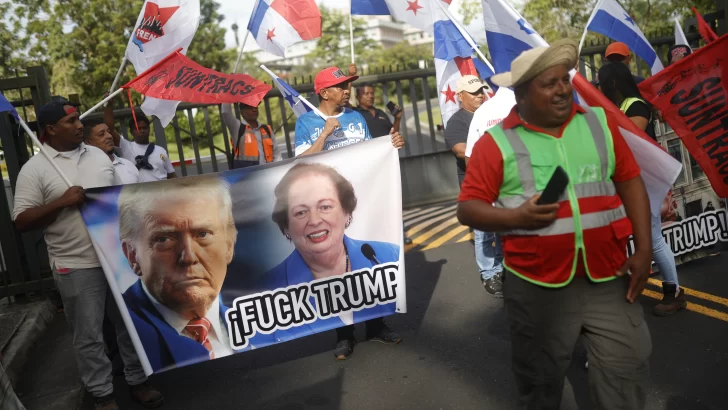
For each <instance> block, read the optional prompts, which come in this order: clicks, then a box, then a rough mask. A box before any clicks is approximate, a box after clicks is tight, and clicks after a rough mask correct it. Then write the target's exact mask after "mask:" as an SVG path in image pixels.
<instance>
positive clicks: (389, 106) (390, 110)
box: [387, 101, 402, 115]
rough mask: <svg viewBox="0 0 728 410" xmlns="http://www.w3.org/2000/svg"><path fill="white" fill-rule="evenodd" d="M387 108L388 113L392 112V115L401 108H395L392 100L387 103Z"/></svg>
mask: <svg viewBox="0 0 728 410" xmlns="http://www.w3.org/2000/svg"><path fill="white" fill-rule="evenodd" d="M387 109H388V110H389V112H390V113H392V115H397V113H398V112H400V111H402V110H401V109H399V108H397V106H396V105H395V104H394V103H393V102H392V101H390V102H388V103H387Z"/></svg>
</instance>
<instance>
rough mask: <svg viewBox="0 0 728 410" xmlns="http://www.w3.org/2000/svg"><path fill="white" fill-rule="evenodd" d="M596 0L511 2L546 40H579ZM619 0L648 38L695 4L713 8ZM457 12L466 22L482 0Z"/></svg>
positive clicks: (701, 1)
mask: <svg viewBox="0 0 728 410" xmlns="http://www.w3.org/2000/svg"><path fill="white" fill-rule="evenodd" d="M596 3H597V0H528V1H524V2H513V1H511V4H512V5H514V6H515V7H516V9H518V10H519V12H520V13H521V14H522V15H523V17H524V18H525V19H526V20H528V22H529V23H531V25H532V26H533V27H534V29H535V30H536V31H537V32H538V33H539V34H541V36H543V38H544V39H545V40H546V41H549V42H551V41H554V40H557V39H559V38H573V39H575V40H578V39H580V38H581V35H582V33H583V32H584V28H585V27H586V23H587V21H588V20H589V16H590V15H591V13H592V10H594V7H595V6H596ZM619 3H620V4H621V5H622V7H623V8H624V10H625V11H626V12H627V14H629V15H630V16H631V17H632V18H633V19H634V21H635V22H636V23H637V25H638V26H639V27H640V29H642V31H643V32H644V33H645V35H646V36H647V37H648V38H649V37H652V36H656V35H658V33H664V32H666V31H667V30H669V29H671V28H672V27H673V20H672V17H673V16H677V17H678V18H679V19H681V20H684V19H685V18H687V17H690V16H691V15H692V12H691V10H690V7H693V6H695V7H697V8H698V9H699V10H705V12H708V11H711V10H713V9H714V8H715V2H714V0H694V1H690V2H685V1H681V0H619ZM460 13H461V14H462V15H463V16H464V17H463V22H464V23H465V24H469V23H470V21H471V20H472V19H473V18H474V17H475V16H476V15H477V14H479V13H482V7H481V0H462V1H461V3H460ZM599 38H602V37H601V36H600V35H598V34H595V33H589V34H588V35H587V39H588V40H593V39H599Z"/></svg>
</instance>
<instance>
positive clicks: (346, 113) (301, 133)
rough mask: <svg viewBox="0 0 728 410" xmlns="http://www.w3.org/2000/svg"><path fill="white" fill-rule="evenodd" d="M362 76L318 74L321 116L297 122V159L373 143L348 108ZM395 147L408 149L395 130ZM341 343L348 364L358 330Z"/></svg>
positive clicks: (342, 331)
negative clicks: (301, 156)
mask: <svg viewBox="0 0 728 410" xmlns="http://www.w3.org/2000/svg"><path fill="white" fill-rule="evenodd" d="M357 78H359V77H358V76H347V75H345V74H344V72H343V71H341V70H340V69H339V68H338V67H329V68H325V69H323V70H321V71H320V72H319V73H318V74H316V78H315V79H314V91H315V92H316V94H317V95H318V98H319V102H320V104H319V112H320V113H321V114H323V115H325V116H327V118H325V119H324V118H322V117H320V116H319V113H317V112H316V111H311V112H308V113H306V114H304V115H302V116H300V117H299V118H298V121H297V122H296V156H300V155H310V154H313V153H317V152H321V151H327V150H332V149H336V148H341V147H344V146H347V145H352V144H356V143H359V142H362V141H365V140H370V139H372V135H371V134H370V133H369V127H368V126H367V123H366V120H365V119H364V117H362V115H361V114H359V113H358V112H356V111H353V110H350V109H349V108H346V105H347V104H348V103H349V95H350V90H351V83H352V82H354V81H355V80H356V79H357ZM390 136H391V140H392V145H393V146H394V147H395V148H397V149H400V148H402V147H403V146H404V138H402V136H401V135H399V132H397V131H395V130H394V128H393V129H391V130H390ZM366 324H367V328H371V329H376V333H378V334H379V335H381V337H379V339H380V340H382V341H383V342H385V343H399V342H400V341H402V338H401V337H400V336H399V335H398V334H397V333H395V332H393V331H392V330H391V329H389V327H387V325H386V324H384V320H383V319H381V318H377V319H371V320H368V321H367V322H366ZM336 334H337V342H336V349H335V350H334V355H335V356H336V358H337V360H344V359H347V358H348V357H349V356H351V354H352V353H354V345H355V344H356V340H355V339H354V326H353V325H349V326H344V327H341V328H337V329H336Z"/></svg>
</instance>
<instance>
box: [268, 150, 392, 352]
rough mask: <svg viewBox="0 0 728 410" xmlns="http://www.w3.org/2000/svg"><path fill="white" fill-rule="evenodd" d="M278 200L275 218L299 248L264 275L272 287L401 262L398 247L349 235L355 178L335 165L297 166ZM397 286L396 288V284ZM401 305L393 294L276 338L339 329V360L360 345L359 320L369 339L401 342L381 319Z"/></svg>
mask: <svg viewBox="0 0 728 410" xmlns="http://www.w3.org/2000/svg"><path fill="white" fill-rule="evenodd" d="M275 198H276V202H275V208H274V211H273V221H274V222H275V223H276V224H277V225H278V227H279V228H280V230H281V233H282V234H283V235H285V237H286V238H287V239H288V240H289V241H291V242H292V243H293V246H294V247H295V248H296V249H295V250H294V251H293V252H292V253H291V254H290V255H289V256H288V257H287V258H286V259H285V260H284V261H283V262H281V263H280V264H279V265H278V266H276V267H275V268H273V269H272V270H271V271H269V272H268V273H266V274H265V277H266V278H271V279H270V280H271V281H272V283H269V285H268V288H269V289H277V288H286V287H289V286H293V285H298V284H302V283H309V282H311V281H314V280H317V279H325V278H329V277H333V276H339V275H342V274H348V273H350V272H356V271H358V270H361V269H373V268H374V267H375V266H377V265H381V264H386V263H397V262H398V261H399V254H400V249H399V246H398V245H395V244H392V243H386V242H376V241H360V240H356V239H352V238H349V237H348V236H346V235H345V234H344V231H345V230H346V229H347V228H348V227H349V226H350V225H351V223H352V221H353V214H354V210H355V209H356V204H357V198H356V195H355V193H354V187H353V186H352V184H351V182H349V181H348V180H347V179H346V178H344V177H343V176H342V175H341V174H339V173H338V172H337V171H336V170H335V169H333V168H331V167H329V166H326V165H323V164H317V163H304V164H298V165H296V166H294V167H292V168H291V169H290V170H289V171H288V172H287V173H286V174H285V176H284V177H283V178H282V179H281V181H280V183H278V185H277V186H276V188H275ZM393 289H394V290H393V292H396V287H395V288H393ZM390 296H391V295H390ZM341 297H343V298H347V297H348V296H341ZM378 303H379V302H378ZM396 309H397V304H396V303H395V301H394V299H393V298H392V300H390V301H388V302H384V303H381V304H377V305H375V306H372V307H367V308H363V309H361V310H358V311H351V310H349V311H345V312H342V313H340V314H338V315H336V316H333V317H329V318H326V319H318V320H316V321H314V322H312V323H308V324H303V325H301V326H295V327H291V328H289V329H287V330H279V331H276V332H275V333H276V338H277V339H278V338H280V340H281V341H285V340H291V339H295V338H298V337H302V336H306V335H310V334H313V333H320V332H323V331H326V330H330V329H334V328H336V332H337V336H338V340H337V344H336V349H335V351H334V355H335V356H336V358H337V360H344V359H346V358H348V357H349V356H350V355H351V354H352V353H353V351H354V345H355V344H356V339H355V338H354V326H353V325H354V323H359V322H366V330H367V338H368V339H370V340H376V341H379V342H383V343H393V344H396V343H399V342H400V341H401V340H402V339H401V338H400V336H399V335H398V334H397V333H395V332H393V331H392V330H391V329H389V327H388V326H387V325H386V324H385V323H384V320H383V319H382V317H383V316H387V315H390V314H393V313H395V311H396ZM319 313H321V312H319ZM342 326H343V327H342Z"/></svg>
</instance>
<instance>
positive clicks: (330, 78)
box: [313, 67, 359, 94]
mask: <svg viewBox="0 0 728 410" xmlns="http://www.w3.org/2000/svg"><path fill="white" fill-rule="evenodd" d="M357 78H359V76H358V75H354V76H351V77H349V76H347V75H346V74H344V72H343V71H341V69H339V67H329V68H324V69H323V70H321V71H319V73H318V74H316V78H314V80H313V88H314V91H316V94H319V93H321V90H322V89H324V88H328V87H332V86H334V85H337V84H341V83H345V82H347V81H355V80H356V79H357Z"/></svg>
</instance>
